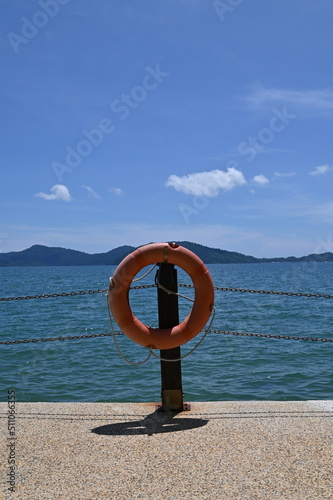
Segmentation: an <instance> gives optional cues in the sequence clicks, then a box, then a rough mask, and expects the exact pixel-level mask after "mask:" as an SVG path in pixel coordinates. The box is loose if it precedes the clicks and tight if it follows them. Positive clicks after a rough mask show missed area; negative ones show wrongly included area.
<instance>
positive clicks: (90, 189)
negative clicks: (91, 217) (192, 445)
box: [81, 186, 100, 198]
mask: <svg viewBox="0 0 333 500" xmlns="http://www.w3.org/2000/svg"><path fill="white" fill-rule="evenodd" d="M81 187H83V188H84V189H86V190H87V191H88V194H89V196H90V197H91V198H100V196H99V195H98V194H97V193H96V191H94V189H93V188H92V187H90V186H81Z"/></svg>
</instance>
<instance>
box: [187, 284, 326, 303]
mask: <svg viewBox="0 0 333 500" xmlns="http://www.w3.org/2000/svg"><path fill="white" fill-rule="evenodd" d="M178 286H183V287H186V288H193V285H191V284H184V283H179V284H178ZM214 290H221V291H223V292H242V293H246V292H248V293H260V294H270V295H287V296H288V297H292V296H294V297H316V298H320V297H321V298H325V299H333V295H329V294H321V293H302V292H278V291H276V292H275V291H273V290H252V289H250V288H233V287H226V286H214Z"/></svg>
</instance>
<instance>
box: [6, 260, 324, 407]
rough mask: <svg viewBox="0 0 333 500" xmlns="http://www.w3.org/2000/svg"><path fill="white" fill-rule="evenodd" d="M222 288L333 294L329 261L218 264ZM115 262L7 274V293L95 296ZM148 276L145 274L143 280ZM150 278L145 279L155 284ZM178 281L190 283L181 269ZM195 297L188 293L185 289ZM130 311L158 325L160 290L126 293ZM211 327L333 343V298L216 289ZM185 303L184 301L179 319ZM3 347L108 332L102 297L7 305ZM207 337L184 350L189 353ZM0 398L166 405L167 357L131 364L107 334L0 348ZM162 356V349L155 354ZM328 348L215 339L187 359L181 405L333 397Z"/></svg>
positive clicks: (131, 353) (128, 346)
mask: <svg viewBox="0 0 333 500" xmlns="http://www.w3.org/2000/svg"><path fill="white" fill-rule="evenodd" d="M208 267H209V270H210V272H211V274H212V277H213V281H214V284H215V285H216V286H224V287H236V288H251V289H263V290H282V291H292V292H311V293H327V294H331V295H333V263H283V264H272V263H267V264H235V265H234V264H229V265H223V264H215V265H210V266H208ZM113 269H114V267H112V266H91V267H16V268H15V267H11V268H1V269H0V275H1V280H0V296H1V297H9V296H24V295H35V294H44V293H47V294H49V293H58V292H71V291H79V290H88V289H92V290H96V289H100V288H102V289H105V288H107V287H108V278H109V276H111V275H112V272H113ZM143 272H144V271H142V273H143ZM154 273H155V271H153V272H152V273H151V274H150V275H148V276H147V277H146V278H144V280H142V282H141V283H142V284H147V283H153V282H154ZM178 281H179V282H181V283H189V282H190V281H189V278H188V277H187V276H186V275H184V273H183V272H182V271H181V270H180V271H179V275H178ZM180 292H181V293H184V294H186V295H187V296H191V292H192V291H191V290H190V289H184V288H181V289H180ZM130 300H131V304H132V308H133V310H134V312H135V314H136V315H137V316H138V317H139V318H140V319H141V320H142V321H144V322H147V323H149V324H150V325H152V326H157V323H158V319H157V305H156V289H146V290H137V291H131V293H130ZM215 302H216V317H215V321H214V324H213V328H215V329H220V330H238V331H245V332H256V333H264V334H265V333H268V334H282V335H299V336H311V337H320V338H321V337H326V338H333V325H332V319H333V299H325V298H320V299H318V298H305V297H285V296H271V295H259V294H250V293H238V292H222V291H216V301H215ZM189 304H190V303H189V302H188V301H185V300H183V299H180V317H181V319H183V317H185V316H186V315H187V314H188V312H189V308H190V305H189ZM0 318H1V328H0V340H14V339H24V338H41V337H54V336H62V335H80V334H85V333H102V332H109V331H110V324H109V319H108V314H107V307H106V298H105V295H104V294H103V293H101V294H96V295H85V296H74V297H58V298H49V299H39V300H24V301H23V300H22V301H12V302H0ZM199 338H200V335H199V336H198V337H196V339H193V340H192V341H191V342H189V343H188V344H186V346H182V348H181V350H182V355H184V354H186V352H188V351H189V350H190V349H191V348H192V347H193V346H194V345H195V344H196V342H197V340H198V339H199ZM117 340H118V343H119V347H120V348H121V349H122V351H123V352H124V354H125V355H126V356H127V357H128V358H129V359H130V360H131V361H134V362H136V361H140V360H142V359H144V358H145V357H146V355H147V350H146V349H145V348H143V347H140V346H137V345H136V344H134V343H133V342H132V341H130V340H129V339H128V338H127V337H125V336H118V337H117ZM0 348H1V368H0V400H1V401H6V400H7V391H8V390H9V389H15V390H16V398H17V401H129V402H131V401H132V402H135V401H159V400H160V391H161V386H160V362H159V360H157V359H154V358H153V359H150V360H149V361H148V362H147V363H145V364H144V365H141V366H131V365H128V364H126V363H125V362H124V361H123V360H122V359H121V358H120V357H119V355H118V353H117V351H116V349H115V346H114V344H113V339H112V337H105V338H95V339H84V340H67V341H62V342H61V341H56V342H45V343H37V344H34V343H29V344H19V345H1V346H0ZM157 352H158V351H157ZM332 355H333V344H332V343H321V342H302V341H293V340H288V341H287V340H277V339H259V338H255V337H253V338H248V337H240V336H237V337H236V336H227V335H222V334H213V333H210V334H208V335H207V337H206V339H205V340H204V342H203V343H202V344H201V345H200V346H199V347H198V349H197V350H196V351H194V353H193V354H191V355H190V356H189V357H188V358H185V359H184V360H183V361H182V375H183V390H184V399H185V401H216V400H307V399H332V398H333V394H332V388H333V370H332Z"/></svg>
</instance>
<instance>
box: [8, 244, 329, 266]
mask: <svg viewBox="0 0 333 500" xmlns="http://www.w3.org/2000/svg"><path fill="white" fill-rule="evenodd" d="M176 243H178V244H179V245H182V246H183V247H185V248H188V249H189V250H191V251H192V252H194V253H195V254H196V255H198V257H200V258H201V259H202V260H203V261H204V262H205V263H206V264H242V263H248V264H251V263H259V262H333V253H331V252H326V253H322V254H311V255H307V256H304V257H276V258H269V259H267V258H263V259H257V258H255V257H251V256H250V255H244V254H242V253H238V252H229V251H227V250H220V249H218V248H210V247H206V246H204V245H199V244H198V243H191V242H190V241H177V242H176ZM135 248H136V247H132V246H129V245H123V246H120V247H117V248H114V249H113V250H110V251H109V252H105V253H94V254H88V253H86V252H80V251H78V250H70V249H68V248H61V247H47V246H44V245H33V246H32V247H30V248H27V249H26V250H22V251H20V252H7V253H0V267H9V266H102V265H117V264H119V262H120V261H121V260H122V259H123V258H124V257H126V255H128V254H129V253H130V252H133V250H135Z"/></svg>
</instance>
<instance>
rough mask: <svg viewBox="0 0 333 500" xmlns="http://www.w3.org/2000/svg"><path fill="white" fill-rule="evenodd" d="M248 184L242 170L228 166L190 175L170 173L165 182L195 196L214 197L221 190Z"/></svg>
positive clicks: (166, 184) (167, 185)
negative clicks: (225, 168)
mask: <svg viewBox="0 0 333 500" xmlns="http://www.w3.org/2000/svg"><path fill="white" fill-rule="evenodd" d="M243 184H246V179H245V177H244V175H243V174H242V172H241V171H240V170H237V169H236V168H233V167H231V168H228V169H227V170H226V171H223V170H218V169H216V170H211V171H209V172H197V173H193V174H189V175H183V176H181V177H180V176H178V175H170V176H169V178H168V180H167V181H166V183H165V186H166V187H173V188H174V189H175V190H176V191H181V192H182V193H185V194H191V195H193V196H207V197H208V198H214V197H215V196H217V195H218V194H219V192H220V191H230V190H231V189H234V188H235V187H237V186H242V185H243Z"/></svg>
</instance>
